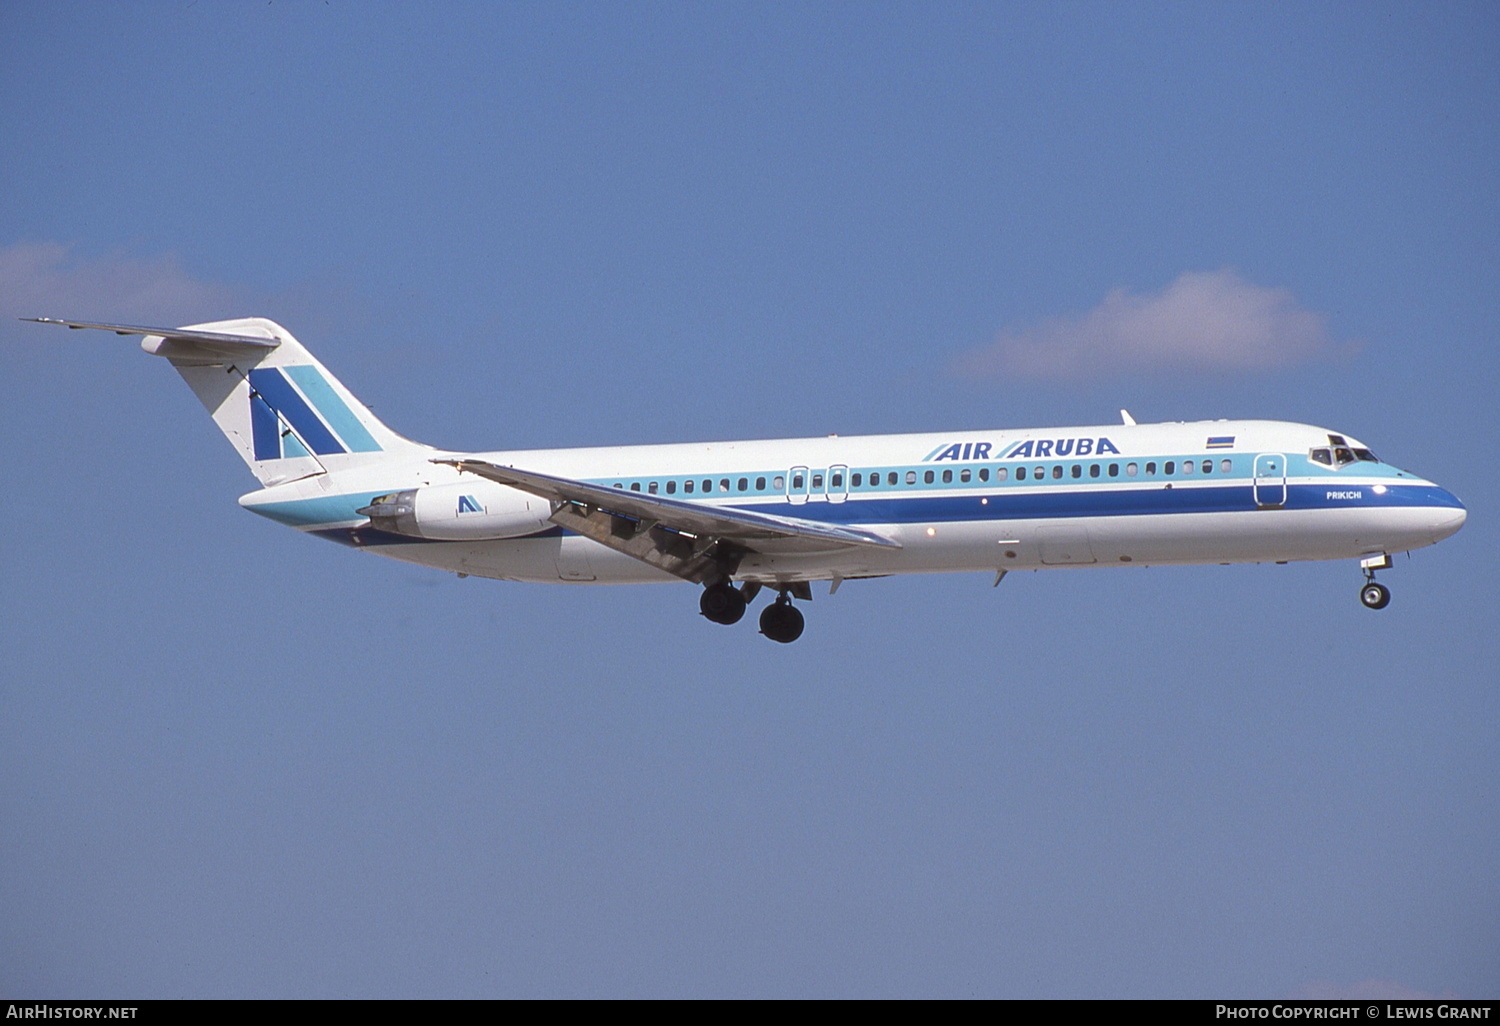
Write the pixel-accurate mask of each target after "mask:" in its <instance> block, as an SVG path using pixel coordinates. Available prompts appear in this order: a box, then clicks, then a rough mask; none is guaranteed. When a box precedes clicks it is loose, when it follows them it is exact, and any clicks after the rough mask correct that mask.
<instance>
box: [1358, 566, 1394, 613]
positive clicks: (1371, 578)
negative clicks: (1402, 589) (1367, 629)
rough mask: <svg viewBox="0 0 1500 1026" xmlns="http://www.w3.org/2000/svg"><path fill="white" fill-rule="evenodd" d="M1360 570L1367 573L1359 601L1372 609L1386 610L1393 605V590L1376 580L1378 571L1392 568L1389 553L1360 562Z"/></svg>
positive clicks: (1360, 590)
mask: <svg viewBox="0 0 1500 1026" xmlns="http://www.w3.org/2000/svg"><path fill="white" fill-rule="evenodd" d="M1359 565H1360V569H1362V570H1364V572H1365V583H1364V586H1363V587H1362V588H1360V589H1359V600H1360V601H1361V602H1363V603H1364V604H1365V605H1366V606H1367V607H1368V608H1370V609H1384V608H1385V607H1386V606H1388V605H1390V604H1391V589H1389V588H1387V587H1386V586H1385V585H1383V584H1379V583H1377V582H1376V580H1375V571H1376V570H1388V569H1390V566H1391V557H1390V555H1389V553H1382V554H1381V555H1378V556H1369V557H1367V558H1365V559H1361V560H1360V561H1359Z"/></svg>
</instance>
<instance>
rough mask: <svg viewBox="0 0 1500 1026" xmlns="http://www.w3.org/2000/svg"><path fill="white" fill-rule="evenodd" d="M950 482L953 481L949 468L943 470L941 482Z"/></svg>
mask: <svg viewBox="0 0 1500 1026" xmlns="http://www.w3.org/2000/svg"><path fill="white" fill-rule="evenodd" d="M952 483H953V471H951V470H945V471H943V484H952Z"/></svg>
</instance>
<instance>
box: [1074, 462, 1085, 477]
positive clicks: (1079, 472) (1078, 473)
mask: <svg viewBox="0 0 1500 1026" xmlns="http://www.w3.org/2000/svg"><path fill="white" fill-rule="evenodd" d="M1073 476H1074V477H1075V478H1078V477H1082V476H1083V468H1082V467H1080V466H1079V465H1078V464H1076V463H1075V464H1073Z"/></svg>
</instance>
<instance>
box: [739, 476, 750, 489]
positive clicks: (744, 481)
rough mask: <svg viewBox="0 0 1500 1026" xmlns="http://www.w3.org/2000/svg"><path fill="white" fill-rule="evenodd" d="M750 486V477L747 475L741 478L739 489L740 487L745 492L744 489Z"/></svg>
mask: <svg viewBox="0 0 1500 1026" xmlns="http://www.w3.org/2000/svg"><path fill="white" fill-rule="evenodd" d="M749 487H750V479H749V478H747V477H742V478H740V480H739V489H740V491H742V492H743V491H745V490H746V489H747V488H749Z"/></svg>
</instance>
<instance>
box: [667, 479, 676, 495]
mask: <svg viewBox="0 0 1500 1026" xmlns="http://www.w3.org/2000/svg"><path fill="white" fill-rule="evenodd" d="M667 494H668V495H676V494H677V482H676V481H668V482H667Z"/></svg>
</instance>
